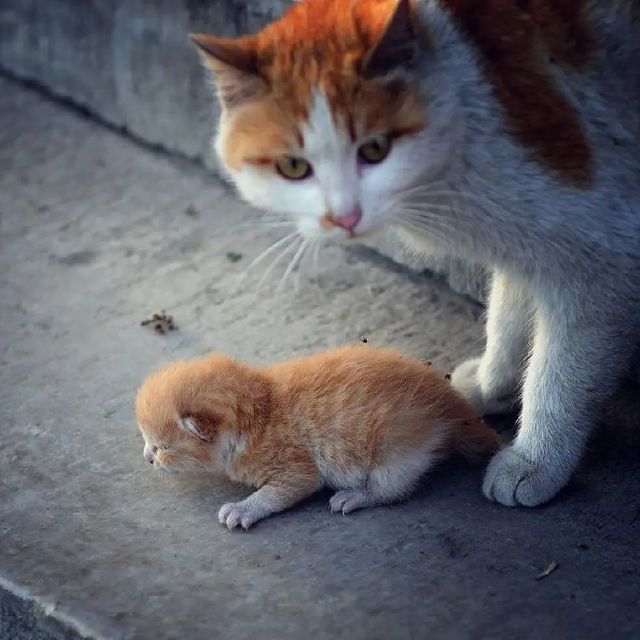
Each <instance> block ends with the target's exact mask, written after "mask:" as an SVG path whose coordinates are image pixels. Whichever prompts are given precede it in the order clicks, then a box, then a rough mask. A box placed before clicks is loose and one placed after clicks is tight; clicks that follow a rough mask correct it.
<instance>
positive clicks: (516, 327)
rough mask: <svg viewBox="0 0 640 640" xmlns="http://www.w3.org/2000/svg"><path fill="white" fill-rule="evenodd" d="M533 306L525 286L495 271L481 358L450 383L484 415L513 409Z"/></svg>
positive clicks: (466, 365)
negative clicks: (485, 337) (485, 339)
mask: <svg viewBox="0 0 640 640" xmlns="http://www.w3.org/2000/svg"><path fill="white" fill-rule="evenodd" d="M532 312H533V305H532V302H531V299H530V297H529V295H528V294H527V292H526V290H525V289H524V287H523V286H522V285H519V284H517V283H515V282H513V281H512V280H510V279H509V278H508V277H507V276H506V275H504V274H503V273H500V272H499V271H496V272H494V274H493V278H492V283H491V293H490V295H489V304H488V311H487V325H486V333H487V342H486V347H485V351H484V354H483V355H482V357H481V358H472V359H471V360H467V361H466V362H463V363H462V364H461V365H460V366H458V368H457V369H456V370H455V371H454V372H453V374H452V376H451V382H452V384H453V386H454V387H456V389H458V391H460V392H461V393H462V394H463V395H465V396H466V397H467V399H468V400H469V401H470V402H471V403H472V404H473V406H474V407H475V408H476V409H477V410H478V411H479V412H480V413H481V414H483V415H486V414H489V413H505V412H508V411H509V410H510V409H512V408H513V405H514V399H515V396H516V393H517V389H518V386H519V382H520V375H521V368H522V363H523V359H524V353H525V350H526V348H527V344H528V340H529V335H530V326H531V315H532Z"/></svg>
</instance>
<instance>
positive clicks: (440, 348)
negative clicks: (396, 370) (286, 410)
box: [0, 79, 640, 640]
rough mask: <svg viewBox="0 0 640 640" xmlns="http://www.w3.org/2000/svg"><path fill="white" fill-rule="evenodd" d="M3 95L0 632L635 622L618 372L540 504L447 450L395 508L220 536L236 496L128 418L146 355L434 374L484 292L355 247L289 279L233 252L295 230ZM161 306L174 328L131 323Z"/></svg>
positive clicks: (34, 97) (415, 633)
mask: <svg viewBox="0 0 640 640" xmlns="http://www.w3.org/2000/svg"><path fill="white" fill-rule="evenodd" d="M0 96H2V98H1V99H0V435H1V438H0V637H2V638H5V637H7V638H11V637H15V638H54V637H55V638H62V637H77V636H88V637H104V638H177V637H185V638H190V639H197V638H225V639H226V638H234V639H235V638H243V639H247V640H250V639H253V638H256V639H257V638H261V639H265V638H283V639H289V638H291V639H293V638H300V637H309V638H345V639H346V638H350V639H356V640H359V639H363V640H364V639H367V640H370V639H377V638H380V639H383V638H384V639H387V638H438V639H447V638H505V639H507V638H509V639H511V638H544V639H545V640H548V639H549V638H553V639H554V640H555V639H562V638H580V639H590V638H593V639H598V640H601V639H603V638H638V637H640V614H639V609H638V601H639V600H640V554H639V553H638V552H639V550H640V535H639V533H640V474H639V465H638V459H639V453H640V430H638V429H636V430H634V429H633V427H634V423H636V424H637V422H639V415H640V410H639V408H638V403H637V402H635V403H634V400H635V398H634V394H635V395H637V393H636V392H635V391H633V390H628V391H627V392H626V397H624V398H623V401H622V403H620V404H618V405H617V406H616V407H615V408H613V409H612V410H611V411H610V414H609V418H610V419H609V420H608V422H609V423H610V424H609V425H608V426H607V427H606V428H604V429H603V430H602V432H601V433H600V434H599V435H598V437H596V438H595V440H594V443H593V444H592V446H591V449H590V451H589V454H588V456H587V458H586V460H585V463H584V464H583V466H582V467H581V469H580V471H579V473H578V474H577V476H576V479H575V480H574V481H573V482H572V483H571V485H570V487H569V488H568V489H567V490H565V491H564V492H563V493H562V494H561V495H560V496H559V497H558V498H557V499H556V500H555V501H554V502H553V503H551V504H550V505H548V506H546V507H544V508H539V509H534V510H510V509H506V508H504V507H500V506H497V505H494V504H491V503H489V502H488V501H486V500H485V499H484V498H483V497H482V496H481V493H480V481H481V471H482V470H481V469H479V468H470V467H467V466H465V465H464V464H462V463H460V462H457V461H452V462H450V463H447V464H444V465H443V466H442V467H441V468H439V469H438V470H436V471H435V472H434V473H433V474H432V475H431V476H429V477H428V478H426V479H425V481H424V483H423V484H422V485H421V488H420V489H419V491H418V492H417V494H416V495H415V496H413V497H412V498H411V499H410V500H408V501H407V502H406V503H404V504H399V505H395V506H391V507H385V508H378V509H373V510H366V511H362V512H358V513H355V514H352V515H350V516H348V517H342V516H332V515H331V514H330V513H329V511H328V509H327V501H328V494H321V495H319V496H317V497H316V498H313V499H311V500H309V501H308V502H306V503H305V504H303V505H302V506H300V507H298V508H295V509H292V510H291V511H289V512H286V513H284V514H281V515H278V516H275V517H272V518H270V519H267V520H265V521H263V522H262V523H260V524H259V525H257V526H256V527H255V528H253V529H252V530H250V531H249V532H248V533H235V532H234V533H230V532H229V531H227V530H226V529H224V528H222V527H221V526H220V525H218V523H217V519H216V514H217V508H218V507H219V506H220V505H221V504H222V503H223V502H225V501H228V500H232V499H236V498H240V497H242V496H244V495H245V494H246V493H247V492H246V490H245V489H243V488H242V487H238V486H235V485H233V484H230V483H222V484H221V483H219V482H214V481H213V480H212V479H211V478H202V477H200V478H182V479H172V480H171V481H169V480H165V481H161V479H160V478H159V477H157V476H156V475H155V474H154V472H153V470H152V469H150V468H147V467H148V466H149V465H147V464H145V463H144V461H143V458H142V441H141V439H140V437H139V436H138V434H137V432H136V428H135V424H134V420H133V415H132V403H133V396H134V393H135V390H136V388H137V386H138V384H139V383H140V382H141V380H142V378H143V377H144V376H145V374H146V373H148V372H149V371H150V370H152V369H153V368H155V367H157V366H158V365H160V364H162V363H165V362H167V361H169V360H171V359H175V358H180V357H188V356H192V355H198V354H202V353H205V352H207V351H209V350H212V349H217V350H223V351H227V352H230V353H233V354H235V355H237V356H240V357H242V358H246V359H249V360H251V361H253V362H256V363H263V362H269V361H272V360H275V359H282V358H287V357H290V356H294V355H299V354H304V353H308V352H311V351H313V350H318V349H323V348H325V347H328V346H331V345H335V344H340V343H343V342H346V341H354V340H358V339H359V337H360V336H361V335H366V336H367V337H368V339H369V342H370V343H372V344H391V345H395V346H398V347H401V348H404V349H406V350H408V351H409V352H411V353H413V354H415V355H417V356H420V357H424V358H429V359H431V360H433V362H434V364H435V365H437V366H440V367H441V368H442V369H443V371H447V370H449V369H450V368H451V367H452V366H453V365H454V364H455V363H457V362H459V361H460V360H462V359H463V358H465V357H468V356H470V355H473V354H475V353H477V352H479V351H480V349H481V344H482V323H481V314H480V310H479V308H478V307H477V306H476V305H475V304H474V303H472V302H470V301H468V300H467V299H465V298H463V297H461V296H459V295H457V294H454V293H452V292H451V291H449V290H448V289H447V288H446V287H445V286H444V285H443V284H441V282H440V281H439V280H438V279H435V278H430V277H428V276H421V275H416V274H410V273H408V272H407V271H406V270H404V269H403V268H400V267H397V266H395V265H394V264H393V263H391V262H389V261H387V260H386V259H383V258H380V257H378V256H377V255H376V254H374V253H373V252H371V251H370V250H366V249H359V248H353V249H345V248H341V247H336V248H329V249H323V250H322V251H321V252H320V254H319V260H318V264H317V268H314V266H313V263H312V261H311V260H309V261H308V262H306V263H305V268H303V270H302V273H301V274H300V277H299V287H298V290H296V287H295V284H296V281H297V280H298V274H296V273H294V274H293V277H292V278H291V279H290V281H289V283H287V284H285V286H284V287H280V289H278V286H279V282H280V281H281V276H282V274H283V271H284V268H285V265H286V262H285V261H283V263H282V265H280V266H276V267H275V268H274V269H273V270H272V271H271V272H270V273H266V274H265V272H266V269H265V268H264V267H260V266H258V267H256V268H254V269H252V270H249V271H248V272H246V268H247V265H248V264H249V263H250V261H251V260H252V259H253V258H254V257H255V256H257V255H258V254H259V253H260V252H261V251H263V250H264V249H266V248H267V247H268V246H269V245H270V244H271V243H272V242H274V241H275V240H277V239H278V237H279V236H280V235H283V234H284V233H285V231H284V230H283V229H280V228H277V227H270V226H266V225H262V224H261V223H260V220H261V217H260V215H259V214H258V213H257V212H255V211H251V210H250V209H248V208H247V207H245V206H244V205H242V204H240V203H239V202H238V201H237V200H236V199H235V197H234V195H233V194H232V193H231V192H230V191H229V189H228V188H227V187H226V186H224V185H223V184H222V183H220V182H218V181H217V180H216V179H214V178H212V177H211V176H208V175H207V174H205V173H204V171H202V170H201V169H199V168H197V167H195V166H193V165H190V164H185V163H179V162H176V161H174V160H171V159H167V158H166V157H164V156H162V155H159V154H156V153H154V152H151V151H149V150H147V149H144V148H141V147H139V146H136V145H135V144H133V143H132V142H130V141H128V140H127V139H125V138H123V137H121V136H120V135H118V134H116V133H114V132H112V131H109V130H107V129H105V128H103V127H100V126H98V125H96V124H94V123H93V122H91V121H90V120H88V119H86V118H83V117H81V116H79V115H78V114H76V113H73V112H71V111H68V110H66V109H64V108H63V107H61V106H59V105H57V104H55V103H52V102H49V101H47V100H46V99H43V98H42V97H40V96H39V95H38V94H36V93H33V92H31V91H29V90H26V89H24V88H21V87H19V86H17V85H14V84H12V83H10V82H8V81H6V80H1V79H0ZM262 222H264V219H262ZM267 264H268V260H267ZM265 275H266V277H264V282H263V283H262V286H261V287H259V286H258V284H259V281H260V279H261V278H262V277H263V276H265ZM161 310H166V311H167V313H170V314H172V315H173V317H174V319H175V322H176V324H177V325H178V330H177V331H174V332H170V333H168V334H166V335H159V334H155V333H154V332H153V331H151V330H149V329H148V328H146V327H141V326H140V322H141V321H142V320H144V319H145V318H147V317H149V316H150V315H151V314H153V313H155V312H159V311H161ZM552 561H555V562H557V563H558V568H557V569H556V570H555V571H554V572H553V573H551V574H550V575H549V576H548V577H545V578H543V579H540V580H536V579H535V578H536V576H537V575H538V574H539V573H540V572H541V571H542V570H543V569H545V567H547V566H548V565H549V563H551V562H552Z"/></svg>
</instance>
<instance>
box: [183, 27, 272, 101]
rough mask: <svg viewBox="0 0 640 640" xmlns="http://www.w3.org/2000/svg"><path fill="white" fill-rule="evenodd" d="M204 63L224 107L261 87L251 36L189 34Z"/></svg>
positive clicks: (252, 94) (261, 88)
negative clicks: (232, 36) (210, 73)
mask: <svg viewBox="0 0 640 640" xmlns="http://www.w3.org/2000/svg"><path fill="white" fill-rule="evenodd" d="M189 38H190V39H191V41H192V42H193V43H194V44H195V45H196V46H197V47H198V51H199V52H200V55H201V56H202V60H203V61H204V63H205V65H206V66H207V67H208V68H209V69H210V70H211V71H212V72H213V77H214V81H215V84H216V87H217V89H218V97H219V98H220V102H221V103H222V105H223V106H224V107H228V108H231V107H234V106H236V105H237V104H239V103H241V102H244V101H246V100H248V99H250V98H252V97H254V96H255V95H256V94H258V93H260V92H261V91H262V90H264V88H265V83H264V81H263V80H262V78H261V77H260V75H259V73H258V52H257V49H256V41H255V39H254V38H252V37H251V36H246V37H243V38H223V37H219V36H210V35H204V34H197V33H192V34H190V35H189Z"/></svg>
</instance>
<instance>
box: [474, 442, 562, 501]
mask: <svg viewBox="0 0 640 640" xmlns="http://www.w3.org/2000/svg"><path fill="white" fill-rule="evenodd" d="M567 480H568V478H566V477H561V476H559V475H558V474H555V473H553V472H552V471H551V470H550V469H547V468H545V467H544V466H542V465H539V464H536V463H533V462H530V461H529V460H527V459H526V458H525V457H524V456H522V455H521V454H520V453H519V452H518V451H517V450H516V448H515V447H513V446H511V447H507V448H505V449H502V451H500V452H498V453H497V454H496V455H495V456H494V457H493V459H492V460H491V462H490V463H489V466H488V467H487V472H486V474H485V476H484V482H483V484H482V492H483V493H484V495H485V496H486V497H487V498H489V500H494V501H495V502H499V503H500V504H503V505H505V506H507V507H515V506H524V507H536V506H538V505H540V504H543V503H545V502H548V501H549V500H551V498H553V497H554V496H555V495H556V493H558V491H560V489H562V487H563V486H564V485H565V484H566V482H567Z"/></svg>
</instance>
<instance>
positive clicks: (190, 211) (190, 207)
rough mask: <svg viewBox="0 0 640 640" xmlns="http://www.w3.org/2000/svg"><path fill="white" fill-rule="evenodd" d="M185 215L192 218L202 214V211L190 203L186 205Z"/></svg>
mask: <svg viewBox="0 0 640 640" xmlns="http://www.w3.org/2000/svg"><path fill="white" fill-rule="evenodd" d="M184 215H185V216H189V217H190V218H197V217H198V216H199V215H200V212H199V211H198V210H197V209H196V208H195V207H194V206H193V205H192V204H190V205H188V206H187V207H185V210H184Z"/></svg>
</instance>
